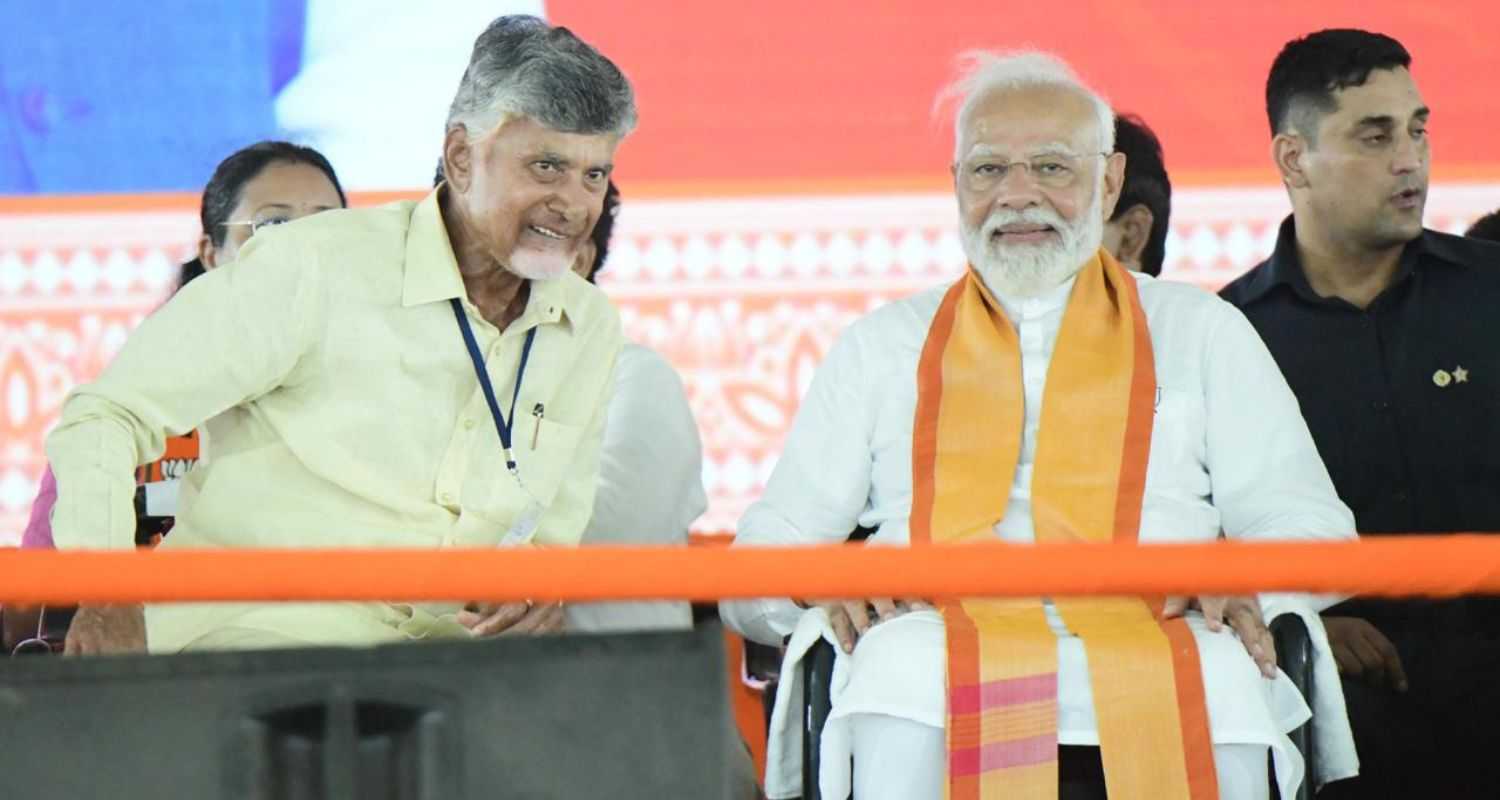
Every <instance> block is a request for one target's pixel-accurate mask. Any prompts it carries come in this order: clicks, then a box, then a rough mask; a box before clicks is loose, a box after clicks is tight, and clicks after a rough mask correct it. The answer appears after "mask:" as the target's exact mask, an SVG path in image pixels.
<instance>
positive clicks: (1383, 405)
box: [1370, 400, 1391, 411]
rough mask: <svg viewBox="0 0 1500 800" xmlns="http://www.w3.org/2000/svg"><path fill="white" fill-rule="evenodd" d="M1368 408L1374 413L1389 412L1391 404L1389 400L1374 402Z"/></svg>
mask: <svg viewBox="0 0 1500 800" xmlns="http://www.w3.org/2000/svg"><path fill="white" fill-rule="evenodd" d="M1370 408H1373V409H1375V410H1376V411H1390V410H1391V403H1390V401H1389V400H1375V401H1373V402H1371V403H1370Z"/></svg>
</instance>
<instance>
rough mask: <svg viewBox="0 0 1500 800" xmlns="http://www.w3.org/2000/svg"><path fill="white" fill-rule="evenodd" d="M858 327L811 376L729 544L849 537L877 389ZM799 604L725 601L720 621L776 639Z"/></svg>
mask: <svg viewBox="0 0 1500 800" xmlns="http://www.w3.org/2000/svg"><path fill="white" fill-rule="evenodd" d="M862 338H863V337H862V330H861V327H860V326H859V325H858V324H856V326H855V327H852V328H850V329H849V330H848V331H845V333H844V334H843V335H842V336H841V337H840V338H839V340H838V341H837V342H836V343H835V344H834V346H833V348H832V349H831V350H830V351H829V353H828V356H827V357H826V358H825V359H824V360H823V364H822V366H821V367H819V368H818V372H817V375H816V376H815V377H814V378H813V382H812V386H811V387H810V388H809V389H808V391H807V396H806V397H804V398H803V399H802V404H801V406H800V407H799V408H798V410H797V416H796V419H795V420H794V421H793V423H792V430H791V433H790V434H789V435H788V436H787V440H786V446H785V447H784V449H783V450H782V455H781V459H780V460H779V461H778V462H777V464H776V469H775V470H774V471H773V472H772V473H771V478H770V480H769V481H768V482H767V484H766V490H765V493H764V494H763V495H762V496H761V499H760V500H759V501H758V502H756V503H755V504H753V505H752V506H750V508H749V510H748V511H746V512H745V516H744V517H743V518H742V519H741V520H740V524H739V531H738V533H737V535H736V536H735V540H734V546H736V547H745V546H767V545H770V546H786V545H802V544H833V543H837V542H842V541H844V540H846V539H848V538H849V534H850V533H851V532H852V531H853V530H854V528H855V527H856V526H857V525H858V520H859V514H860V512H861V511H863V510H864V508H865V506H866V504H867V503H868V502H869V497H870V467H871V455H870V453H871V447H870V436H871V433H870V432H871V430H872V426H873V420H874V416H875V414H874V408H875V404H876V403H877V402H878V400H879V397H878V395H877V394H876V390H875V388H874V387H872V386H867V385H866V376H867V373H866V371H865V369H864V365H863V362H864V360H865V359H864V354H863V350H864V347H865V345H864V344H863V342H862ZM801 611H802V609H800V608H798V607H797V606H796V605H795V604H794V603H792V602H791V600H789V599H785V598H777V599H759V600H742V601H724V602H722V603H720V604H719V613H720V616H721V617H722V618H723V620H724V621H725V623H727V624H728V625H729V626H730V627H731V628H734V629H735V630H737V631H739V632H740V633H742V634H744V635H745V636H746V637H748V638H750V639H753V640H755V641H759V642H764V643H766V644H775V645H780V644H781V642H782V639H783V638H784V637H786V636H787V635H789V634H790V633H791V632H792V630H793V629H794V628H795V627H796V625H797V619H798V617H799V616H800V614H801Z"/></svg>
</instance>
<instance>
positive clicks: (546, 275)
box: [507, 249, 573, 281]
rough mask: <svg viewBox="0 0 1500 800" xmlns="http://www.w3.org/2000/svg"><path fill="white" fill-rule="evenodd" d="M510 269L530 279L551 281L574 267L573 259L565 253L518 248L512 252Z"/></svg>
mask: <svg viewBox="0 0 1500 800" xmlns="http://www.w3.org/2000/svg"><path fill="white" fill-rule="evenodd" d="M507 266H509V267H510V271H511V272H514V273H515V274H517V275H520V276H521V277H523V278H525V279H526V280H529V281H550V280H556V279H557V278H560V277H562V275H563V273H565V272H568V271H569V270H571V269H572V268H573V259H572V258H571V257H569V256H567V255H565V254H563V253H558V252H551V251H538V250H531V249H517V250H515V251H514V252H512V253H511V254H510V264H508V265H507Z"/></svg>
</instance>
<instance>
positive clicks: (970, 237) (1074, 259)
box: [962, 181, 1104, 298]
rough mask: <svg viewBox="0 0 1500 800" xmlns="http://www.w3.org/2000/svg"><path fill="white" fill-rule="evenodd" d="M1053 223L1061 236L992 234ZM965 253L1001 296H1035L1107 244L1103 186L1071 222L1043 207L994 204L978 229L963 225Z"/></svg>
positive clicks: (990, 287)
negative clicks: (1009, 240)
mask: <svg viewBox="0 0 1500 800" xmlns="http://www.w3.org/2000/svg"><path fill="white" fill-rule="evenodd" d="M1018 222H1024V223H1033V224H1043V225H1051V226H1052V227H1053V228H1054V229H1055V230H1056V231H1057V232H1058V234H1060V236H1061V241H1057V242H1047V243H1044V244H1022V245H1009V246H1004V245H1000V244H998V243H994V242H992V234H993V233H994V232H995V231H997V230H999V228H1000V226H1002V225H1009V224H1012V223H1018ZM962 233H963V237H962V238H963V246H964V254H965V255H967V256H968V257H969V263H970V264H972V265H974V269H975V270H976V271H978V272H979V277H980V278H981V279H982V280H983V281H984V284H985V286H987V287H989V290H990V291H991V292H992V293H994V294H995V295H996V296H999V297H1013V298H1026V297H1037V296H1040V295H1042V294H1045V293H1046V292H1048V291H1050V290H1052V289H1054V288H1056V287H1058V286H1061V285H1062V284H1063V282H1064V281H1066V280H1068V279H1069V278H1071V277H1073V276H1074V275H1075V274H1077V273H1078V271H1079V270H1080V269H1082V268H1083V265H1084V264H1086V263H1088V260H1089V259H1090V258H1093V256H1094V253H1095V252H1096V251H1098V249H1099V246H1100V245H1101V244H1103V243H1104V186H1103V181H1100V182H1099V184H1098V185H1096V186H1095V187H1094V194H1093V198H1092V199H1091V200H1090V201H1089V207H1088V211H1086V212H1085V213H1084V215H1083V217H1082V218H1081V219H1080V220H1079V221H1078V222H1076V223H1074V224H1073V225H1071V226H1070V225H1068V224H1067V223H1066V222H1064V221H1063V219H1062V218H1061V217H1060V216H1058V215H1057V213H1056V212H1054V211H1052V210H1050V209H1043V208H1041V207H1035V208H1029V209H1026V210H1025V211H1010V210H1006V209H998V208H997V209H995V210H994V211H992V212H990V216H989V217H988V218H987V219H986V220H985V221H984V224H983V225H981V226H980V227H979V229H978V230H974V229H972V228H970V227H969V226H968V225H967V224H964V225H963V231H962Z"/></svg>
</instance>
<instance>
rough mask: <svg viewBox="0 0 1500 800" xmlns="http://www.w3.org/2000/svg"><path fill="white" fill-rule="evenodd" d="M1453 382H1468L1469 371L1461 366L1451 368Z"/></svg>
mask: <svg viewBox="0 0 1500 800" xmlns="http://www.w3.org/2000/svg"><path fill="white" fill-rule="evenodd" d="M1453 382H1454V383H1468V382H1469V371H1468V370H1466V369H1464V368H1463V367H1454V368H1453Z"/></svg>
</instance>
